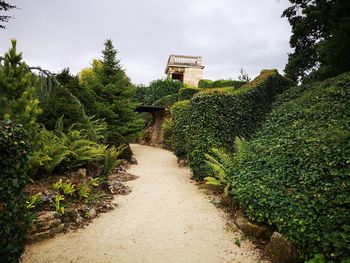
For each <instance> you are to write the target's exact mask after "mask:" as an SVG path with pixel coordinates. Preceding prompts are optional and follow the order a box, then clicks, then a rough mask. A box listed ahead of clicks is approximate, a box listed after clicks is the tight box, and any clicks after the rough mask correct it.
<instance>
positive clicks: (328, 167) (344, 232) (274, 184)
mask: <svg viewBox="0 0 350 263" xmlns="http://www.w3.org/2000/svg"><path fill="white" fill-rule="evenodd" d="M349 102H350V73H348V74H344V75H341V76H339V77H337V78H335V79H331V80H328V81H325V82H322V83H315V84H312V85H307V86H304V87H300V88H299V87H296V88H293V89H290V90H288V91H287V92H286V93H285V94H283V95H282V96H281V97H280V98H279V101H278V102H277V103H276V104H275V108H274V110H273V111H272V113H271V114H270V115H269V117H268V119H267V121H266V123H265V124H264V125H263V127H262V129H261V131H259V132H258V133H257V134H256V135H255V136H254V138H253V139H252V140H251V141H250V142H249V143H247V145H246V147H245V153H244V157H243V159H242V162H241V165H240V169H237V167H236V168H235V170H232V171H231V178H232V181H233V182H234V183H233V184H232V195H233V196H234V198H235V199H236V200H238V201H239V203H240V204H241V205H242V206H243V207H245V208H246V211H247V213H248V215H249V217H250V218H251V219H253V220H255V221H258V222H267V223H269V224H271V225H275V226H276V227H277V228H278V230H279V231H280V232H281V233H283V234H284V235H285V236H286V237H287V238H288V239H290V240H292V241H294V242H295V243H296V244H297V245H298V247H299V249H300V251H301V252H302V256H303V257H304V259H311V258H312V257H313V256H314V255H316V254H322V255H323V256H324V258H325V259H326V260H328V261H331V262H340V261H341V260H345V259H350V224H349V222H350V213H349V211H350V195H349V193H350V178H349V174H350V166H349V160H350V133H349V123H350V115H349V109H350V104H349ZM313 262H320V261H313Z"/></svg>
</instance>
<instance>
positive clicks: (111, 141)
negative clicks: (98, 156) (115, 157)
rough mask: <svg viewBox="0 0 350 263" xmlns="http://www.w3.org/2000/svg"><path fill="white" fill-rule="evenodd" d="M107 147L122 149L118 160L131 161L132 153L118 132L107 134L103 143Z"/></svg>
mask: <svg viewBox="0 0 350 263" xmlns="http://www.w3.org/2000/svg"><path fill="white" fill-rule="evenodd" d="M104 143H105V144H107V145H108V146H109V147H115V148H122V149H123V151H122V152H121V153H120V155H119V158H120V159H124V160H127V161H131V157H132V151H131V148H130V145H129V143H128V141H127V140H126V139H125V138H124V137H123V136H122V135H120V134H119V133H118V132H113V131H111V132H109V133H108V134H107V136H106V139H105V141H104Z"/></svg>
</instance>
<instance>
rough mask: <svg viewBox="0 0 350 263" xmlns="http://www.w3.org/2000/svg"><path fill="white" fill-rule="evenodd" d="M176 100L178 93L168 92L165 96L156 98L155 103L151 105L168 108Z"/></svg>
mask: <svg viewBox="0 0 350 263" xmlns="http://www.w3.org/2000/svg"><path fill="white" fill-rule="evenodd" d="M178 100H179V96H178V94H170V95H167V96H165V97H164V98H161V99H159V100H157V101H156V102H155V103H153V106H159V107H165V108H170V107H171V106H172V105H174V103H176V102H177V101H178Z"/></svg>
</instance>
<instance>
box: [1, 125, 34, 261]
mask: <svg viewBox="0 0 350 263" xmlns="http://www.w3.org/2000/svg"><path fill="white" fill-rule="evenodd" d="M28 151H29V145H28V143H27V142H26V138H25V135H24V131H23V128H22V126H20V125H16V124H14V123H13V122H10V121H6V122H4V121H0V152H1V155H0V171H1V172H0V182H1V183H0V225H1V227H0V261H1V262H17V261H18V260H19V258H20V256H21V254H22V252H23V250H24V245H25V242H26V233H27V231H28V228H29V225H30V219H29V214H28V211H27V208H26V197H25V195H24V193H23V188H24V187H25V185H26V184H27V182H28V176H27V171H28Z"/></svg>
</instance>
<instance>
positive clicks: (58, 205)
mask: <svg viewBox="0 0 350 263" xmlns="http://www.w3.org/2000/svg"><path fill="white" fill-rule="evenodd" d="M61 201H64V196H62V195H60V194H57V195H56V196H55V199H54V200H53V206H54V208H55V211H56V212H57V213H60V214H61V215H63V214H64V206H63V204H62V203H61Z"/></svg>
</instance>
